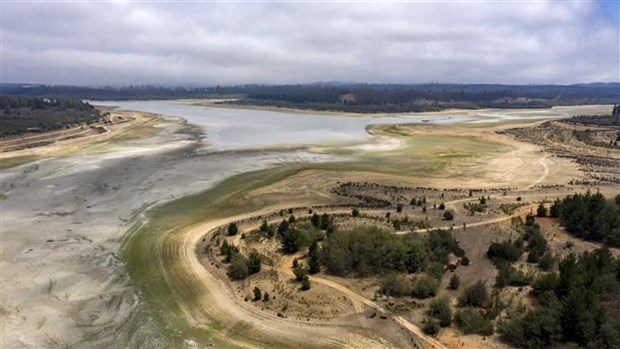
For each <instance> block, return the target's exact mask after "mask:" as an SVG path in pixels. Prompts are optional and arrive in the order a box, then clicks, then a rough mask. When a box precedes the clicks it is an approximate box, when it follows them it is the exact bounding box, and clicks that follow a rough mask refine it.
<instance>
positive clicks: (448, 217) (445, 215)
mask: <svg viewBox="0 0 620 349" xmlns="http://www.w3.org/2000/svg"><path fill="white" fill-rule="evenodd" d="M443 219H445V220H447V221H451V220H453V219H454V213H452V211H450V210H445V211H443Z"/></svg>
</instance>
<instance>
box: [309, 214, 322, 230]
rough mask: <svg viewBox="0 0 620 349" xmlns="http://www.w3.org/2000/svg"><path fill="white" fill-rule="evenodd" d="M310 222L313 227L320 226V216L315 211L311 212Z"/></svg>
mask: <svg viewBox="0 0 620 349" xmlns="http://www.w3.org/2000/svg"><path fill="white" fill-rule="evenodd" d="M310 222H311V223H312V225H313V226H315V227H317V228H318V227H320V226H321V216H319V215H318V214H317V213H316V212H315V213H313V214H312V217H311V218H310Z"/></svg>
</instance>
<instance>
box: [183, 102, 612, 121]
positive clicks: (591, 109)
mask: <svg viewBox="0 0 620 349" xmlns="http://www.w3.org/2000/svg"><path fill="white" fill-rule="evenodd" d="M183 101H184V102H186V103H188V104H192V105H198V106H205V107H211V108H226V109H246V110H264V111H273V112H286V113H294V114H313V115H339V116H351V117H364V118H381V117H387V116H420V115H424V116H427V115H428V116H429V117H433V116H446V115H453V114H459V115H466V116H469V117H480V119H481V120H480V122H484V120H485V119H487V118H488V117H487V118H485V117H481V116H484V115H485V114H486V115H493V114H501V113H506V112H510V111H520V112H522V113H526V114H527V113H529V114H536V113H539V114H540V113H549V112H559V113H567V115H568V114H571V115H580V114H596V113H608V112H609V111H610V110H611V108H612V105H607V104H605V105H601V104H593V105H578V106H555V107H551V108H544V109H543V108H536V109H496V108H481V109H456V108H451V109H445V110H441V111H428V112H401V113H398V112H396V113H352V112H343V111H335V110H313V109H299V108H289V107H274V106H262V105H245V104H234V103H230V104H228V103H222V100H212V99H202V100H201V99H187V100H183Z"/></svg>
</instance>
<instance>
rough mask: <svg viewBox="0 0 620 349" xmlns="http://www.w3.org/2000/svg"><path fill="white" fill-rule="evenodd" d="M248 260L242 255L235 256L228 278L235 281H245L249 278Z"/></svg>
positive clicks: (231, 262) (231, 261)
mask: <svg viewBox="0 0 620 349" xmlns="http://www.w3.org/2000/svg"><path fill="white" fill-rule="evenodd" d="M248 274H249V271H248V259H247V258H245V257H244V256H243V255H242V254H241V253H237V254H235V255H234V256H233V257H232V259H231V260H230V270H229V271H228V276H229V277H230V278H231V279H233V280H243V279H245V278H246V277H248Z"/></svg>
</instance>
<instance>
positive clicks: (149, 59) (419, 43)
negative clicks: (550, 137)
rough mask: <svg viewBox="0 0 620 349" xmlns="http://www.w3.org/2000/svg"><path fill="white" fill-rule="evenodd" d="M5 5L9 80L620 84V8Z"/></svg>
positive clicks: (614, 4)
mask: <svg viewBox="0 0 620 349" xmlns="http://www.w3.org/2000/svg"><path fill="white" fill-rule="evenodd" d="M0 6H1V7H2V18H1V19H2V20H1V26H2V45H1V48H2V62H1V63H2V64H1V65H2V74H1V75H2V82H32V83H51V84H78V85H116V86H119V85H129V84H156V85H159V84H163V85H189V84H192V85H206V86H208V85H216V84H240V83H309V82H319V81H348V82H380V83H383V82H395V83H424V82H456V83H479V82H484V83H519V84H529V83H535V84H540V83H561V84H564V83H575V82H593V81H605V82H607V81H620V37H619V31H620V23H619V19H618V17H619V14H618V12H619V11H620V10H619V8H618V0H612V1H607V2H605V1H601V2H592V1H578V2H569V1H555V2H553V1H551V2H531V1H529V2H524V1H520V2H519V1H502V2H500V1H493V2H481V1H468V2H455V1H445V2H436V1H435V2H413V3H412V2H409V3H402V2H401V3H380V4H377V3H368V2H340V3H326V2H322V3H307V2H305V3H299V2H297V3H285V2H266V3H258V2H236V3H219V2H218V3H213V2H212V3H208V2H204V3H200V2H184V3H179V2H174V3H173V2H167V3H166V2H130V1H110V2H84V1H81V2H62V3H61V2H56V3H45V2H44V3H42V2H28V3H24V2H7V1H5V0H2V2H1V5H0Z"/></svg>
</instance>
